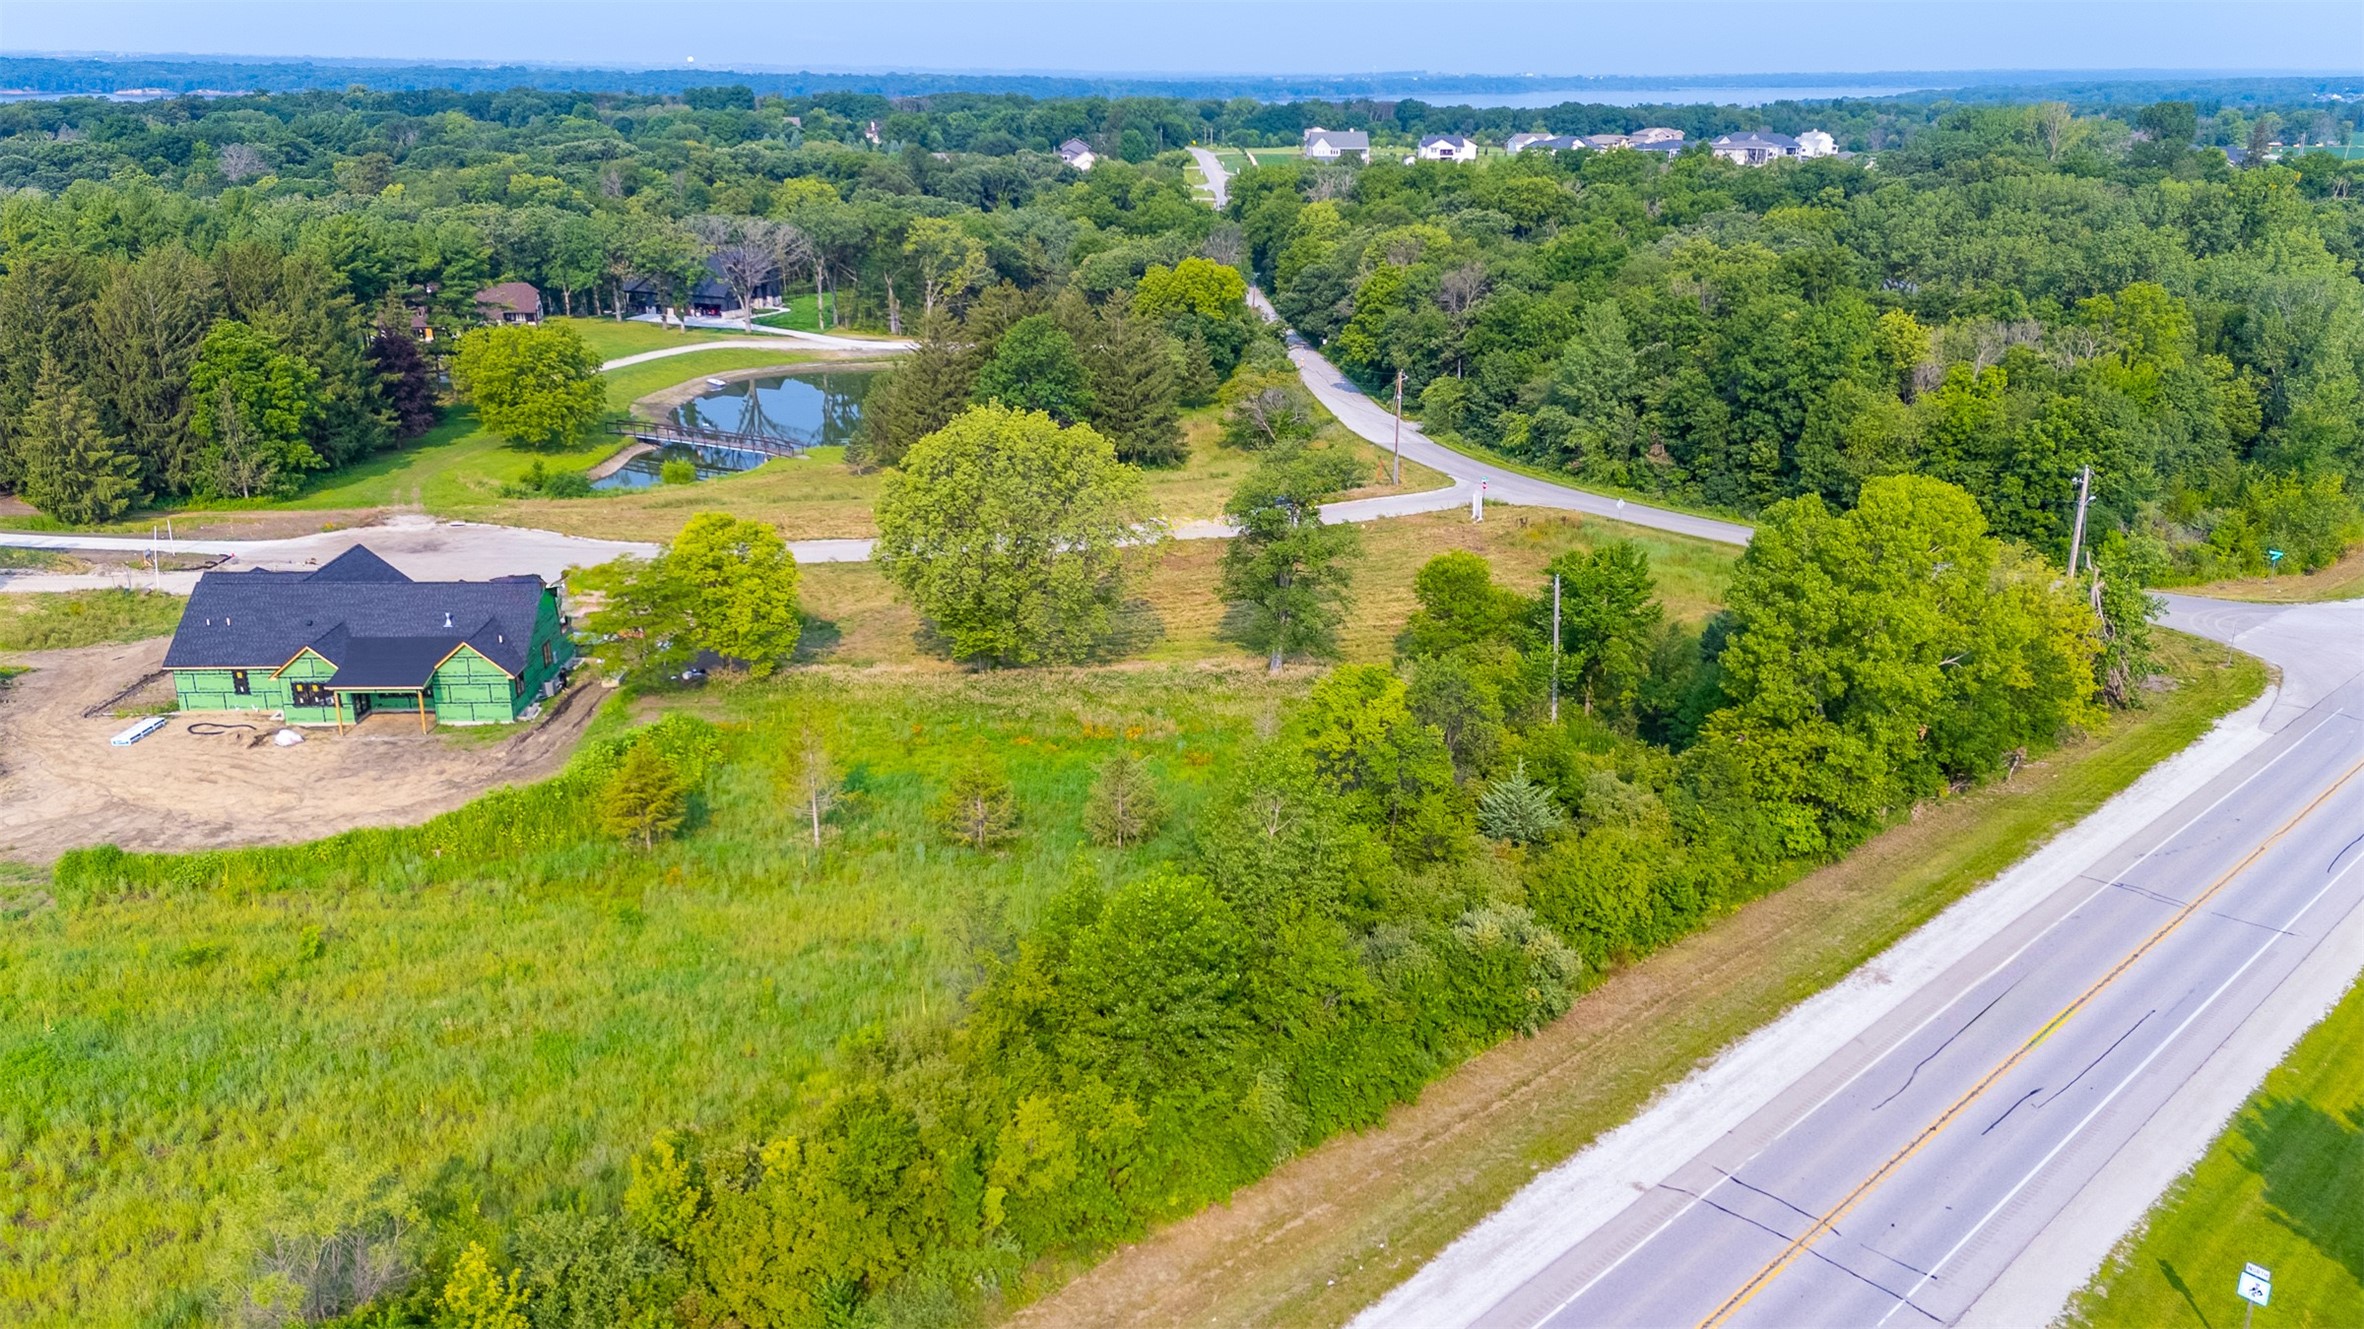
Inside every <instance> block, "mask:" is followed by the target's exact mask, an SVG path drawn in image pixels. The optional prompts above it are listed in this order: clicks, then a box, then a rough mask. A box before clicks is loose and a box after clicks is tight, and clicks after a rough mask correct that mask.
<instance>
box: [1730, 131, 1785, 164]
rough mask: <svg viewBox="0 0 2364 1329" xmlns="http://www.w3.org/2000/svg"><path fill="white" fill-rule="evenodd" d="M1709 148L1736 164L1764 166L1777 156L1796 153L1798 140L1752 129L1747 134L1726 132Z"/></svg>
mask: <svg viewBox="0 0 2364 1329" xmlns="http://www.w3.org/2000/svg"><path fill="white" fill-rule="evenodd" d="M1709 150H1710V151H1712V152H1714V153H1715V155H1717V156H1718V157H1721V158H1723V159H1724V160H1725V161H1728V162H1731V163H1732V164H1733V165H1735V166H1762V165H1764V164H1765V163H1766V162H1769V161H1771V160H1773V159H1774V158H1776V157H1788V156H1792V155H1795V154H1796V152H1797V150H1798V141H1797V140H1796V139H1794V138H1791V137H1790V136H1789V135H1787V134H1765V133H1759V132H1758V131H1756V130H1753V129H1752V130H1750V131H1749V132H1747V133H1745V134H1726V135H1724V136H1723V137H1722V138H1719V139H1717V140H1716V141H1715V142H1714V143H1712V144H1710V145H1709Z"/></svg>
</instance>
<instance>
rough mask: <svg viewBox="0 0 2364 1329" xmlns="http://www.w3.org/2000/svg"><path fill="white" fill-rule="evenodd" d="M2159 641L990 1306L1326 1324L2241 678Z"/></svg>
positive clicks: (1829, 977)
mask: <svg viewBox="0 0 2364 1329" xmlns="http://www.w3.org/2000/svg"><path fill="white" fill-rule="evenodd" d="M2169 651H2170V652H2171V653H2172V654H2173V655H2174V656H2176V657H2178V658H2177V661H2176V662H2177V663H2178V664H2179V665H2180V668H2179V669H2178V673H2179V674H2180V675H2181V676H2182V678H2183V679H2184V681H2185V684H2186V685H2185V686H2184V687H2182V688H2179V689H2177V690H2176V691H2174V692H2170V693H2168V694H2165V696H2164V697H2162V698H2161V699H2159V700H2157V701H2155V702H2154V703H2153V706H2152V709H2151V710H2149V711H2146V712H2140V713H2136V714H2134V715H2131V716H2121V717H2118V718H2116V719H2114V720H2112V721H2111V722H2110V723H2109V724H2108V725H2107V726H2106V727H2105V729H2104V731H2103V732H2102V733H2099V734H2096V735H2094V736H2091V737H2089V738H2087V739H2086V740H2084V741H2083V742H2081V743H2077V744H2074V745H2072V746H2070V747H2068V748H2066V749H2064V750H2061V751H2058V752H2055V753H2052V754H2050V755H2049V756H2047V757H2044V758H2042V759H2040V760H2037V761H2034V762H2031V763H2029V764H2028V765H2027V766H2026V767H2023V768H2022V769H2021V770H2020V771H2019V772H2018V773H2017V774H2016V775H2014V776H2013V777H2012V778H2011V779H2010V780H2008V781H2006V782H2001V783H1998V784H1995V785H1991V786H1988V787H1985V788H1982V789H1979V790H1976V791H1974V792H1972V793H1969V794H1966V795H1963V796H1960V797H1957V798H1952V799H1948V800H1945V801H1943V802H1941V803H1937V804H1933V805H1930V806H1926V807H1924V808H1922V809H1921V810H1920V811H1919V812H1918V813H1917V814H1916V815H1915V816H1914V817H1913V818H1912V820H1911V821H1909V822H1907V823H1904V824H1900V825H1897V826H1894V827H1891V828H1890V829H1889V830H1888V831H1886V832H1884V833H1883V834H1881V835H1879V836H1877V837H1875V838H1873V839H1872V840H1871V841H1870V842H1869V843H1867V844H1865V845H1863V846H1862V847H1861V848H1859V849H1857V850H1856V851H1855V852H1854V853H1853V854H1851V855H1849V856H1848V857H1847V858H1846V859H1844V860H1842V861H1840V862H1838V863H1835V864H1832V865H1830V866H1828V867H1825V868H1823V869H1821V870H1819V871H1816V872H1814V873H1811V874H1809V875H1808V876H1806V877H1804V878H1802V879H1801V880H1799V881H1798V882H1796V883H1795V884H1793V885H1791V886H1789V887H1788V888H1786V889H1784V890H1780V891H1777V892H1774V893H1773V894H1771V895H1768V896H1765V897H1763V898H1760V899H1758V900H1756V901H1753V902H1751V903H1749V904H1747V905H1745V906H1743V907H1742V908H1740V909H1739V910H1737V911H1736V912H1734V913H1733V914H1732V915H1731V916H1730V917H1727V918H1725V919H1723V920H1721V921H1719V922H1717V923H1716V924H1715V925H1713V926H1712V927H1709V928H1707V929H1705V930H1704V931H1701V932H1698V933H1695V934H1693V935H1692V936H1690V937H1689V938H1687V939H1685V940H1683V941H1681V942H1678V943H1676V944H1675V945H1673V946H1670V947H1668V948H1667V949H1666V950H1663V951H1660V952H1658V953H1657V954H1655V955H1652V956H1649V957H1648V958H1646V959H1643V960H1641V961H1640V962H1638V963H1635V964H1632V965H1630V966H1627V967H1624V968H1621V969H1618V970H1616V971H1614V972H1613V973H1611V974H1610V975H1609V977H1608V978H1607V979H1606V980H1605V981H1604V982H1602V983H1601V984H1600V985H1599V986H1598V987H1597V988H1595V989H1593V990H1592V991H1591V992H1589V993H1587V994H1586V995H1585V996H1584V997H1582V998H1581V999H1579V1000H1578V1001H1577V1002H1576V1004H1575V1006H1574V1007H1573V1008H1572V1009H1571V1010H1570V1011H1569V1012H1568V1014H1567V1015H1566V1016H1564V1017H1562V1018H1561V1019H1560V1020H1559V1021H1557V1022H1556V1023H1554V1024H1552V1025H1550V1026H1547V1027H1546V1028H1545V1029H1543V1030H1542V1031H1541V1032H1540V1033H1539V1034H1538V1035H1537V1036H1535V1037H1533V1038H1515V1039H1512V1040H1510V1041H1508V1042H1505V1043H1501V1044H1498V1045H1496V1046H1495V1047H1494V1048H1492V1049H1490V1050H1488V1051H1486V1052H1483V1053H1480V1054H1479V1055H1478V1056H1476V1057H1474V1058H1472V1059H1470V1060H1469V1061H1468V1062H1466V1063H1465V1064H1463V1065H1462V1066H1461V1067H1460V1068H1458V1069H1456V1070H1454V1071H1453V1072H1451V1073H1450V1074H1447V1075H1445V1076H1444V1077H1442V1078H1441V1079H1439V1080H1437V1081H1436V1082H1435V1083H1433V1084H1431V1085H1430V1086H1428V1088H1427V1089H1426V1090H1424V1091H1423V1092H1422V1094H1421V1096H1420V1098H1419V1099H1418V1101H1416V1102H1413V1103H1410V1104H1406V1105H1404V1106H1402V1107H1399V1108H1397V1109H1395V1111H1393V1112H1392V1113H1390V1114H1389V1115H1388V1117H1387V1118H1386V1120H1385V1121H1383V1122H1382V1123H1381V1124H1379V1125H1378V1126H1376V1127H1374V1128H1372V1129H1370V1130H1367V1131H1364V1132H1361V1133H1359V1134H1354V1135H1346V1136H1340V1137H1338V1138H1335V1139H1332V1140H1330V1141H1328V1142H1327V1143H1325V1144H1322V1145H1319V1146H1317V1147H1315V1148H1313V1149H1311V1150H1309V1151H1307V1152H1306V1153H1304V1154H1302V1155H1300V1156H1298V1157H1297V1158H1295V1159H1292V1160H1290V1161H1289V1162H1287V1163H1285V1164H1283V1165H1282V1166H1281V1167H1279V1168H1278V1169H1276V1170H1275V1171H1274V1172H1273V1173H1272V1174H1271V1175H1270V1176H1267V1177H1265V1178H1264V1179H1263V1180H1261V1181H1259V1182H1256V1183H1255V1184H1253V1185H1251V1186H1247V1187H1244V1188H1242V1189H1241V1190H1240V1191H1238V1192H1237V1193H1235V1194H1234V1195H1233V1196H1232V1199H1231V1202H1230V1203H1229V1204H1228V1205H1216V1206H1212V1207H1209V1208H1207V1209H1205V1210H1202V1211H1201V1212H1199V1213H1197V1214H1195V1215H1193V1216H1191V1217H1189V1218H1186V1219H1182V1220H1180V1221H1178V1222H1175V1223H1171V1224H1168V1225H1166V1226H1164V1227H1162V1228H1158V1229H1156V1230H1155V1231H1152V1232H1151V1233H1150V1234H1149V1235H1148V1236H1146V1237H1145V1238H1143V1239H1142V1240H1141V1241H1139V1242H1137V1243H1135V1244H1134V1245H1131V1246H1127V1247H1124V1248H1122V1249H1120V1250H1118V1251H1117V1252H1116V1253H1115V1254H1113V1255H1111V1256H1109V1257H1108V1258H1107V1259H1105V1260H1103V1261H1101V1262H1100V1263H1099V1264H1097V1265H1096V1266H1091V1267H1084V1266H1081V1265H1078V1264H1073V1263H1071V1264H1066V1265H1060V1264H1057V1263H1056V1262H1046V1263H1045V1265H1044V1266H1042V1267H1039V1268H1037V1269H1035V1270H1033V1271H1030V1275H1029V1280H1028V1283H1027V1285H1023V1286H1021V1287H1019V1288H1018V1289H1016V1292H1017V1298H1016V1299H1017V1300H1020V1301H1023V1300H1026V1299H1027V1298H1029V1297H1031V1296H1041V1300H1039V1301H1036V1302H1034V1303H1033V1304H1032V1305H1029V1306H1026V1307H1024V1308H1023V1309H1021V1310H1018V1311H1017V1312H1016V1313H1015V1314H1014V1315H1012V1316H1011V1317H1010V1319H1009V1320H1008V1321H1007V1322H1006V1323H1007V1324H1008V1325H1011V1326H1023V1327H1024V1329H1049V1327H1051V1326H1093V1327H1094V1329H1097V1327H1099V1326H1109V1325H1183V1324H1188V1325H1197V1326H1240V1327H1242V1329H1277V1327H1278V1326H1333V1325H1339V1324H1343V1323H1345V1322H1346V1321H1347V1320H1349V1319H1351V1318H1352V1317H1353V1316H1354V1315H1355V1314H1356V1313H1357V1312H1358V1311H1360V1310H1361V1309H1363V1308H1364V1307H1365V1306H1367V1305H1369V1304H1370V1303H1372V1302H1374V1301H1376V1300H1377V1299H1378V1298H1379V1297H1380V1296H1381V1295H1382V1294H1384V1293H1385V1292H1386V1291H1387V1289H1389V1288H1391V1287H1393V1286H1394V1285H1395V1284H1397V1283H1398V1282H1401V1281H1402V1280H1403V1279H1405V1278H1407V1277H1409V1276H1410V1275H1411V1273H1412V1272H1413V1270H1415V1269H1417V1268H1418V1267H1419V1266H1420V1265H1421V1264H1423V1263H1425V1262H1426V1261H1427V1260H1428V1259H1429V1257H1431V1256H1433V1255H1434V1254H1435V1253H1436V1252H1437V1251H1439V1250H1441V1249H1443V1248H1444V1247H1445V1246H1446V1245H1447V1244H1448V1243H1450V1242H1451V1241H1452V1240H1453V1239H1454V1238H1455V1237H1457V1236H1459V1235H1460V1234H1461V1233H1462V1232H1463V1231H1465V1230H1467V1229H1468V1228H1469V1227H1470V1226H1471V1225H1472V1224H1474V1223H1476V1222H1477V1221H1478V1220H1480V1219H1482V1218H1483V1217H1485V1216H1486V1215H1487V1214H1488V1213H1491V1212H1492V1211H1493V1210H1494V1209H1495V1208H1497V1207H1499V1206H1500V1205H1501V1204H1502V1202H1503V1201H1504V1200H1506V1199H1508V1198H1509V1196H1510V1195H1511V1194H1512V1193H1514V1192H1516V1191H1517V1190H1518V1189H1519V1188H1520V1187H1521V1186H1523V1185H1525V1184H1526V1182H1527V1181H1528V1180H1530V1179H1531V1178H1532V1177H1533V1176H1534V1175H1535V1174H1537V1173H1539V1172H1541V1171H1543V1170H1544V1169H1545V1168H1548V1167H1551V1166H1553V1165H1555V1164H1557V1163H1559V1162H1560V1161H1561V1160H1563V1159H1565V1158H1567V1157H1568V1156H1570V1155H1571V1154H1573V1153H1575V1152H1576V1151H1577V1150H1578V1149H1579V1148H1581V1147H1583V1146H1584V1145H1585V1144H1587V1143H1589V1142H1590V1141H1591V1140H1593V1139H1594V1138H1595V1137H1597V1136H1598V1135H1599V1134H1600V1133H1601V1132H1603V1131H1605V1130H1607V1129H1609V1128H1610V1127H1613V1126H1615V1125H1617V1124H1618V1123H1620V1122H1622V1121H1624V1120H1626V1119H1627V1118H1629V1117H1630V1116H1632V1115H1633V1113H1634V1112H1635V1111H1636V1110H1637V1109H1639V1108H1640V1107H1641V1106H1642V1105H1643V1104H1644V1103H1646V1102H1647V1101H1648V1100H1649V1099H1650V1098H1651V1097H1652V1096H1653V1095H1654V1094H1655V1093H1657V1092H1658V1091H1659V1090H1660V1089H1661V1088H1663V1087H1664V1086H1666V1085H1669V1084H1672V1083H1674V1082H1675V1081H1678V1080H1680V1079H1682V1078H1683V1076H1685V1075H1686V1074H1688V1073H1689V1072H1690V1071H1691V1070H1693V1069H1694V1068H1695V1067H1697V1066H1699V1065H1703V1064H1705V1063H1706V1062H1707V1061H1708V1060H1710V1059H1711V1058H1712V1057H1713V1055H1714V1054H1715V1053H1716V1052H1717V1051H1718V1050H1719V1049H1721V1048H1723V1047H1724V1046H1726V1045H1727V1044H1729V1043H1730V1042H1731V1041H1733V1040H1734V1039H1736V1038H1738V1037H1740V1036H1742V1035H1744V1034H1746V1033H1748V1032H1749V1031H1750V1030H1752V1029H1755V1028H1757V1027H1758V1026H1760V1025H1762V1024H1764V1023H1765V1022H1766V1021H1768V1020H1770V1019H1772V1018H1774V1017H1775V1016H1777V1015H1779V1014H1780V1013H1781V1012H1782V1011H1783V1010H1786V1009H1787V1008H1788V1007H1790V1006H1791V1005H1793V1004H1795V1003H1796V1002H1798V1001H1800V1000H1802V999H1804V998H1805V997H1807V996H1810V995H1812V994H1813V993H1815V992H1818V991H1820V990H1822V989H1823V988H1825V987H1828V986H1829V985H1830V984H1831V983H1834V982H1836V981H1837V980H1838V979H1840V978H1841V977H1843V976H1844V975H1846V974H1847V973H1848V972H1850V971H1851V970H1853V969H1854V968H1855V967H1856V966H1857V965H1858V964H1861V963H1863V962H1865V961H1866V960H1868V959H1870V958H1871V957H1873V956H1876V955H1877V954H1879V953H1880V951H1882V950H1883V949H1885V948H1886V947H1887V946H1888V945H1889V944H1890V943H1892V942H1893V941H1895V940H1896V939H1897V938H1899V937H1901V936H1903V935H1905V934H1906V933H1908V932H1910V931H1912V930H1913V929H1914V928H1915V927H1918V926H1919V925H1920V924H1921V923H1923V922H1926V921H1927V920H1928V919H1929V918H1931V917H1933V916H1934V915H1935V914H1937V913H1938V912H1939V911H1940V910H1942V909H1943V908H1944V907H1945V906H1947V905H1949V904H1951V903H1952V902H1953V901H1955V900H1956V899H1959V898H1960V897H1961V896H1963V895H1964V894H1967V893H1968V892H1969V891H1970V890H1971V889H1973V888H1974V887H1975V886H1977V885H1978V884H1980V883H1982V882H1984V881H1986V880H1989V879H1991V878H1992V877H1993V875H1994V874H1996V873H1998V872H2000V871H2002V870H2003V869H2005V868H2007V867H2008V866H2009V865H2010V864H2011V863H2013V862H2015V861H2017V860H2018V859H2019V858H2020V857H2021V856H2022V855H2023V854H2024V853H2025V852H2026V851H2027V849H2029V848H2030V847H2032V846H2033V845H2035V844H2037V843H2040V842H2042V841H2043V840H2045V839H2048V838H2050V836H2051V835H2052V834H2054V833H2056V832H2058V831H2060V830H2062V829H2065V828H2066V827H2068V826H2070V825H2073V824H2074V823H2075V822H2076V821H2077V820H2078V819H2079V818H2081V817H2082V816H2083V815H2084V814H2085V813H2086V812H2088V811H2090V810H2091V809H2092V808H2094V807H2096V806H2098V805H2099V804H2100V803H2101V802H2103V801H2104V800H2105V799H2106V798H2107V797H2108V796H2109V795H2110V794H2113V793H2115V792H2117V790H2119V789H2121V788H2123V787H2125V785H2127V784H2129V783H2131V782H2132V781H2133V779H2134V778H2135V777H2136V776H2137V775H2139V774H2140V773H2141V772H2142V771H2143V770H2146V769H2148V768H2149V767H2150V765H2151V764H2152V763H2153V762H2155V761H2157V760H2158V759H2160V758H2161V757H2164V756H2165V755H2167V754H2168V753H2170V752H2173V751H2176V750H2178V749H2180V748H2181V747H2182V746H2184V744H2185V743H2187V742H2189V741H2190V740H2191V739H2192V738H2194V737H2196V736H2197V735H2198V733H2200V732H2201V731H2203V730H2205V728H2206V727H2207V725H2208V724H2209V723H2210V722H2211V721H2213V719H2214V717H2215V716H2216V715H2218V714H2221V713H2222V712H2223V711H2225V710H2229V709H2231V708H2232V707H2233V706H2235V705H2238V704H2240V703H2241V702H2242V701H2246V700H2247V699H2248V697H2249V696H2251V695H2254V693H2255V692H2256V690H2257V687H2258V684H2259V682H2260V681H2261V680H2262V673H2260V672H2259V671H2258V670H2257V669H2256V668H2255V667H2254V666H2253V665H2252V666H2249V667H2248V668H2246V669H2245V670H2239V669H2235V668H2234V667H2232V666H2231V665H2230V663H2229V660H2230V657H2229V656H2226V655H2225V653H2224V652H2223V650H2222V648H2217V647H2208V646H2200V645H2198V644H2192V645H2189V646H2187V645H2184V644H2180V643H2177V644H2171V645H2170V647H2169ZM1064 1279H1072V1281H1068V1282H1066V1283H1065V1285H1064V1286H1058V1284H1059V1283H1060V1282H1061V1281H1062V1280H1064ZM1053 1287H1056V1290H1055V1291H1049V1290H1048V1289H1051V1288H1053Z"/></svg>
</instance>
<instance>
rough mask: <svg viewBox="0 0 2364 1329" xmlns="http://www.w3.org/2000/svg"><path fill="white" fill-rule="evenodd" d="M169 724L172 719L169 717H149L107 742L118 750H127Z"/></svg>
mask: <svg viewBox="0 0 2364 1329" xmlns="http://www.w3.org/2000/svg"><path fill="white" fill-rule="evenodd" d="M171 722H172V717H171V716H169V715H151V716H149V717H148V718H147V719H145V720H142V721H140V722H139V723H138V724H135V725H133V726H132V727H131V728H129V729H126V730H124V731H123V732H122V733H120V734H117V735H115V736H114V737H113V738H110V739H108V740H107V742H109V743H111V744H113V745H114V746H116V747H119V748H127V747H130V746H131V745H132V744H134V743H137V742H139V741H140V740H141V739H143V738H146V737H147V736H148V735H150V734H153V733H155V732H156V731H157V730H159V729H162V728H163V727H164V726H165V725H167V724H170V723H171Z"/></svg>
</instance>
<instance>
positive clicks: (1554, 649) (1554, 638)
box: [1551, 572, 1560, 724]
mask: <svg viewBox="0 0 2364 1329" xmlns="http://www.w3.org/2000/svg"><path fill="white" fill-rule="evenodd" d="M1551 722H1552V723H1553V724H1558V723H1559V722H1560V574H1558V573H1556V572H1555V573H1553V574H1551Z"/></svg>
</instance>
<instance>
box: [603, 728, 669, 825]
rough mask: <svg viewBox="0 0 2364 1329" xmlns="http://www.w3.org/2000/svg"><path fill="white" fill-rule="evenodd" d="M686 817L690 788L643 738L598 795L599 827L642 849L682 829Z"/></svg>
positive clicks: (664, 758) (665, 758)
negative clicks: (638, 845)
mask: <svg viewBox="0 0 2364 1329" xmlns="http://www.w3.org/2000/svg"><path fill="white" fill-rule="evenodd" d="M688 816H689V787H688V785H687V784H686V783H684V782H683V780H682V778H681V772H680V771H679V770H677V769H675V768H674V765H673V762H672V759H671V758H668V757H667V756H666V755H665V754H664V753H662V752H660V751H658V750H657V746H656V744H654V743H651V742H650V741H648V740H647V739H645V738H643V739H641V740H640V741H639V742H637V743H634V744H633V745H632V747H631V750H630V751H628V752H626V753H625V754H624V761H623V764H622V765H620V766H618V767H616V772H615V774H613V775H611V776H609V777H608V780H607V785H606V787H605V788H604V789H602V790H601V791H600V794H599V823H600V825H601V826H603V827H605V828H606V829H607V833H608V834H610V835H612V836H614V837H616V838H617V839H619V840H623V841H625V842H627V843H629V842H631V841H633V840H638V841H639V842H640V847H641V848H643V849H652V848H655V847H656V843H657V841H659V840H662V839H665V838H667V837H668V836H671V835H672V834H673V833H674V832H675V831H678V830H680V829H681V823H682V822H683V821H684V820H686V819H687V818H688Z"/></svg>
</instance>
